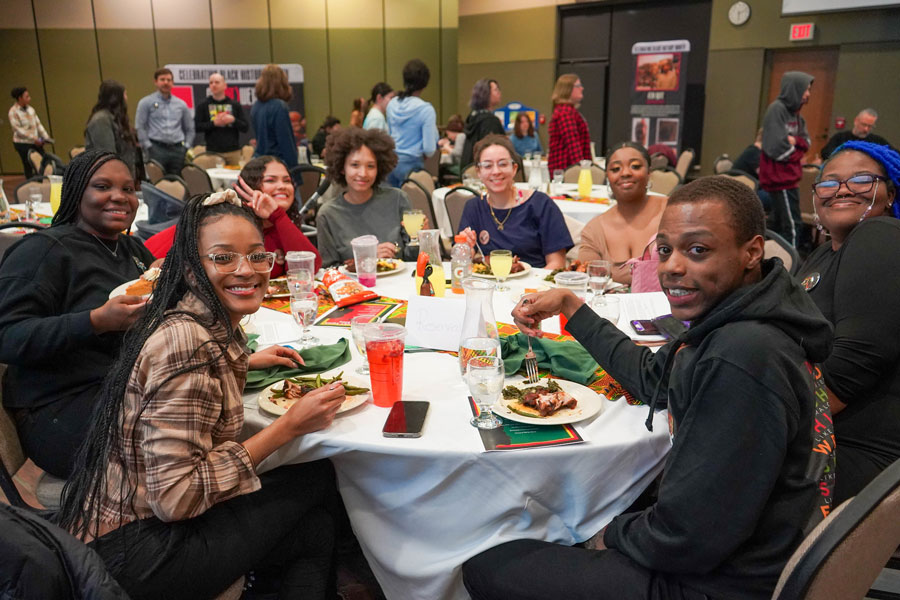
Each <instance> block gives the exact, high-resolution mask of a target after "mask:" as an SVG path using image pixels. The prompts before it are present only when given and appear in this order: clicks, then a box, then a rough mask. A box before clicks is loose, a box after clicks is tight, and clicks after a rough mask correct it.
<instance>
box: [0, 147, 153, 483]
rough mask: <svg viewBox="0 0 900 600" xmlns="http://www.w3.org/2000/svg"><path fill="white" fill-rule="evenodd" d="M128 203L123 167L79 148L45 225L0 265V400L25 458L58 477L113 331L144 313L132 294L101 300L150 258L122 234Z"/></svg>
mask: <svg viewBox="0 0 900 600" xmlns="http://www.w3.org/2000/svg"><path fill="white" fill-rule="evenodd" d="M137 206H138V200H137V196H136V195H135V188H134V179H133V177H132V174H131V171H130V170H129V167H128V166H127V165H126V164H125V163H124V162H123V161H122V159H120V158H119V157H118V156H116V155H115V154H112V153H110V152H100V151H96V150H88V151H86V152H84V153H82V154H80V155H79V156H77V157H75V158H74V159H73V160H72V162H71V163H69V166H68V168H67V169H66V174H65V177H64V179H63V189H62V199H61V202H60V207H59V211H58V212H57V213H56V216H54V217H53V223H52V224H51V226H50V228H49V229H46V230H43V231H39V232H36V233H33V234H29V235H25V236H22V240H21V241H19V242H18V243H17V244H16V245H15V246H13V247H12V248H10V249H9V251H7V253H6V256H5V258H4V260H3V263H2V264H0V362H2V363H7V364H8V365H9V369H8V371H7V373H6V377H5V378H4V384H3V404H4V405H5V406H6V407H7V408H8V409H10V410H11V412H12V413H13V416H14V418H15V421H16V426H17V429H18V432H19V439H20V440H21V442H22V446H23V449H24V450H25V454H26V455H27V456H29V457H30V458H31V459H32V460H33V461H34V462H35V464H37V465H38V466H39V467H40V468H42V469H43V470H45V471H47V472H48V473H51V474H53V475H56V476H57V477H67V476H68V475H69V473H70V470H71V467H72V465H71V462H72V457H73V455H74V454H75V450H76V449H77V448H78V446H79V445H80V444H81V442H82V440H84V437H85V435H86V433H87V430H88V424H89V422H90V415H91V411H92V409H93V407H94V403H95V402H96V395H97V392H98V390H99V389H100V384H101V382H102V381H103V377H104V376H105V375H106V372H107V371H108V370H109V367H110V365H111V364H112V363H113V360H115V357H116V355H117V354H118V352H119V347H120V346H121V344H122V332H123V331H125V330H126V329H127V328H128V327H129V326H130V325H131V324H132V323H133V322H134V321H135V319H136V318H137V317H138V316H140V314H141V313H142V312H143V310H144V301H143V300H142V299H141V298H140V297H139V296H119V297H117V298H112V299H110V298H109V293H110V291H111V290H112V289H114V288H115V287H117V286H119V285H120V284H122V283H125V282H126V281H130V280H132V279H136V278H137V277H139V276H140V275H141V273H143V272H144V271H145V270H146V269H147V268H148V267H149V266H150V265H151V263H152V262H153V255H152V254H150V252H149V251H148V250H147V249H146V248H145V247H144V246H143V244H142V243H141V241H140V240H139V239H138V238H136V237H131V236H128V235H122V233H121V232H122V231H124V230H127V229H128V228H129V227H130V226H131V223H132V221H133V220H134V216H135V211H136V210H137Z"/></svg>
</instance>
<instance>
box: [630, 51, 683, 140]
mask: <svg viewBox="0 0 900 600" xmlns="http://www.w3.org/2000/svg"><path fill="white" fill-rule="evenodd" d="M690 50H691V42H690V41H688V40H669V41H664V42H638V43H636V44H635V45H634V46H632V47H631V54H632V55H634V89H633V90H632V92H631V141H633V142H637V143H639V144H641V145H643V146H644V147H645V148H649V147H650V146H652V145H654V144H664V145H666V146H668V147H670V148H672V150H673V151H675V153H676V154H677V153H678V152H679V151H680V150H681V123H682V121H683V116H684V97H685V88H686V87H687V55H688V53H689V52H690Z"/></svg>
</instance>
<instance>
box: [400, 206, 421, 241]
mask: <svg viewBox="0 0 900 600" xmlns="http://www.w3.org/2000/svg"><path fill="white" fill-rule="evenodd" d="M424 224H425V214H424V213H423V212H422V211H420V210H418V211H405V212H404V213H403V228H404V229H406V233H408V234H409V237H411V238H415V237H416V236H417V235H419V230H420V229H422V225H424Z"/></svg>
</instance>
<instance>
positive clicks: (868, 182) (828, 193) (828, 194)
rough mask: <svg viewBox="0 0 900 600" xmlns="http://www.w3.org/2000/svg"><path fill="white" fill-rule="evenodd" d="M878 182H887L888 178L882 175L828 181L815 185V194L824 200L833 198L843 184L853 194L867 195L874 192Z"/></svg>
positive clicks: (856, 176)
mask: <svg viewBox="0 0 900 600" xmlns="http://www.w3.org/2000/svg"><path fill="white" fill-rule="evenodd" d="M876 181H887V177H882V176H881V175H854V176H853V177H848V178H847V179H826V180H824V181H820V182H818V183H817V184H815V185H813V192H814V193H815V194H816V196H818V197H819V198H820V199H822V200H827V199H828V198H833V197H834V196H835V195H837V193H838V190H840V189H841V185H842V184H846V185H847V189H848V190H850V193H852V194H865V193H866V192H869V191H871V190H872V187H873V186H874V185H875V182H876Z"/></svg>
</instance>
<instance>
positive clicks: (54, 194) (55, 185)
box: [50, 175, 62, 215]
mask: <svg viewBox="0 0 900 600" xmlns="http://www.w3.org/2000/svg"><path fill="white" fill-rule="evenodd" d="M57 178H58V179H59V181H58V182H57V181H56V179H57ZM61 200H62V177H60V176H58V175H53V176H51V178H50V210H51V211H52V212H53V214H54V215H55V214H56V211H57V210H59V203H60V201H61Z"/></svg>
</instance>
